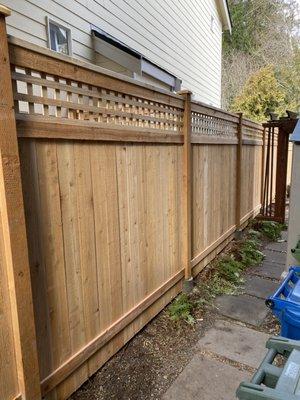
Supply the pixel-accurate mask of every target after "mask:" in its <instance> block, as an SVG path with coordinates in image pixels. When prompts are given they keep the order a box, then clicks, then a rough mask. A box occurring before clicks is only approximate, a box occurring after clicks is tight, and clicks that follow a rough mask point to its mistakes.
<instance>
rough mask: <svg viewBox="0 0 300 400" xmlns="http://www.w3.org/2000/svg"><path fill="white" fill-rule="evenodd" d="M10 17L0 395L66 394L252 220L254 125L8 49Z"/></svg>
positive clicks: (26, 49) (182, 98) (0, 168)
mask: <svg viewBox="0 0 300 400" xmlns="http://www.w3.org/2000/svg"><path fill="white" fill-rule="evenodd" d="M0 11H1V10H0ZM5 12H6V11H5V10H4V9H2V16H1V17H0V121H1V125H0V150H1V158H0V201H1V219H0V224H1V226H0V257H1V262H0V269H1V271H0V273H1V281H0V295H1V296H0V298H1V303H0V316H1V318H0V332H1V334H0V352H1V356H0V398H1V399H3V400H12V399H16V398H18V399H27V400H35V399H40V398H41V396H43V397H44V398H45V399H56V400H58V399H66V398H67V397H68V396H69V395H70V394H71V393H72V392H74V391H75V390H76V389H77V388H78V387H79V386H80V385H81V384H82V383H83V382H84V381H86V380H87V379H88V377H89V376H91V375H92V374H93V373H94V372H95V371H96V370H97V369H99V367H101V366H102V365H103V364H104V363H105V362H106V361H107V360H108V359H109V358H110V357H111V356H112V355H113V354H115V353H116V352H117V351H118V350H119V349H120V348H121V347H122V346H123V345H124V344H125V343H126V342H127V341H128V340H129V339H130V338H132V337H133V335H134V334H135V333H136V332H138V331H139V330H140V329H141V328H142V327H143V326H144V325H145V324H146V323H147V322H148V321H150V320H151V319H152V318H153V317H154V316H155V315H156V314H157V313H158V312H159V311H160V310H162V308H163V307H164V306H165V305H166V304H167V303H168V302H169V301H170V300H171V299H172V298H174V296H175V295H177V294H178V293H179V292H180V290H181V288H182V282H183V281H184V279H186V280H188V279H189V278H190V277H191V276H192V275H195V274H197V273H198V272H199V271H201V269H203V268H204V267H205V266H206V265H207V264H208V263H209V262H210V261H211V260H212V259H213V258H214V257H215V256H216V254H217V253H218V252H220V251H221V250H222V249H223V248H224V246H225V245H226V244H227V243H228V242H229V241H230V240H231V239H232V237H233V234H234V232H235V231H236V230H237V229H240V228H241V227H242V225H243V224H244V223H246V222H247V220H248V219H249V218H251V217H253V216H254V215H256V214H257V213H258V211H259V208H260V204H261V176H262V161H263V157H264V151H263V148H264V146H263V140H262V134H263V131H262V127H261V126H260V125H258V124H256V123H253V122H251V121H248V120H244V119H243V118H242V116H241V115H236V114H231V113H228V112H225V111H222V110H219V109H216V108H213V107H209V106H207V105H203V104H201V103H197V102H194V101H191V94H190V93H189V92H184V93H182V94H180V95H175V94H171V93H168V92H165V91H161V90H159V89H156V88H153V87H151V86H147V85H142V84H139V83H137V82H136V81H133V80H130V79H126V78H123V77H121V76H120V75H118V74H114V73H107V72H104V70H103V69H101V68H98V67H96V66H92V65H90V64H86V63H82V62H80V61H78V60H74V59H71V58H69V57H64V56H62V55H58V54H56V53H53V52H51V51H48V50H46V49H43V48H40V47H37V46H34V45H31V44H29V43H26V42H23V41H21V40H17V39H14V38H10V39H9V40H7V36H6V31H5V18H4V14H5Z"/></svg>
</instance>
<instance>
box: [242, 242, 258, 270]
mask: <svg viewBox="0 0 300 400" xmlns="http://www.w3.org/2000/svg"><path fill="white" fill-rule="evenodd" d="M238 257H239V259H240V262H241V263H242V264H243V265H244V267H252V266H253V265H257V264H260V263H261V262H262V261H263V259H264V254H263V253H262V252H261V251H260V250H259V242H258V241H257V240H255V239H247V240H245V241H244V242H243V243H242V244H241V246H240V248H239V251H238Z"/></svg>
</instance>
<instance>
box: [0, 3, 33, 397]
mask: <svg viewBox="0 0 300 400" xmlns="http://www.w3.org/2000/svg"><path fill="white" fill-rule="evenodd" d="M9 15H10V10H9V9H7V8H6V7H4V6H1V5H0V77H1V78H0V209H1V216H0V218H1V229H2V231H1V236H2V243H3V248H2V249H1V251H2V254H3V258H4V262H5V268H6V270H7V277H8V286H9V295H10V304H11V316H12V324H13V335H14V346H15V357H16V365H17V374H18V384H19V391H20V395H21V396H22V399H23V400H25V399H26V400H37V399H41V392H40V377H39V367H38V358H37V347H36V336H35V323H34V313H33V305H32V292H31V282H30V269H29V261H28V249H27V239H26V228H25V216H24V205H23V195H22V186H21V173H20V160H19V151H18V141H17V132H16V121H15V113H14V102H13V92H12V82H11V72H10V61H9V52H8V43H7V33H6V23H5V18H6V17H7V16H9ZM1 245H2V244H1Z"/></svg>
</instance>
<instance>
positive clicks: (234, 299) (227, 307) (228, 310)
mask: <svg viewBox="0 0 300 400" xmlns="http://www.w3.org/2000/svg"><path fill="white" fill-rule="evenodd" d="M216 306H217V308H218V309H219V312H220V313H221V314H222V315H225V316H226V317H230V318H233V319H236V320H238V321H241V322H245V323H248V324H250V325H254V326H259V325H260V324H261V323H262V321H263V320H264V319H265V317H266V316H267V314H268V309H267V307H266V305H265V302H264V301H263V300H261V299H257V298H256V297H251V296H247V295H239V296H229V295H223V296H220V297H218V298H217V299H216Z"/></svg>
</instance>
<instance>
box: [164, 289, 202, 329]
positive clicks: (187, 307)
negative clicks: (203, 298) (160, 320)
mask: <svg viewBox="0 0 300 400" xmlns="http://www.w3.org/2000/svg"><path fill="white" fill-rule="evenodd" d="M195 306H196V304H195V303H194V302H193V301H192V300H191V299H190V297H189V296H188V295H187V294H185V293H182V294H180V295H179V296H178V297H177V298H176V299H175V300H174V301H173V303H171V305H170V306H169V316H170V318H171V320H172V321H175V322H179V321H180V320H184V321H186V322H187V323H188V324H190V325H193V324H194V323H195V318H194V316H193V310H194V308H195Z"/></svg>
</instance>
